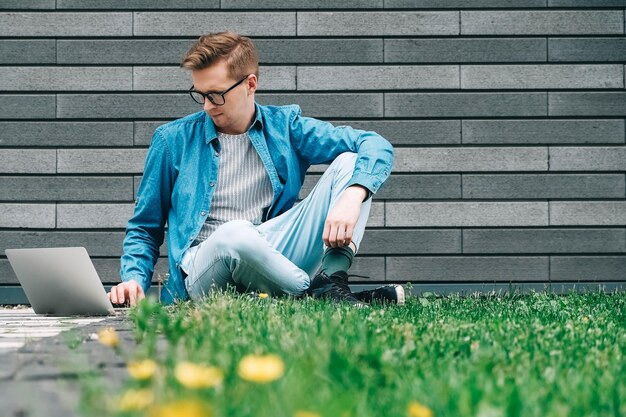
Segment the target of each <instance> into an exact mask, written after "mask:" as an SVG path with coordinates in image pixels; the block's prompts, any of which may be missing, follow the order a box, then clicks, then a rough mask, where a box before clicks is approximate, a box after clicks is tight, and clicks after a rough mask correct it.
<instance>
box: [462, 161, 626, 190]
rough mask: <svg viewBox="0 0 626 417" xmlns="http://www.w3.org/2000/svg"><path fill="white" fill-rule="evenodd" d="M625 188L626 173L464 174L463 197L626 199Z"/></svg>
mask: <svg viewBox="0 0 626 417" xmlns="http://www.w3.org/2000/svg"><path fill="white" fill-rule="evenodd" d="M551 161H552V160H551ZM625 187H626V182H625V180H624V174H606V175H603V174H514V175H507V174H495V175H473V174H464V175H463V198H489V199H500V198H515V199H545V198H549V199H556V198H577V199H586V198H624V197H626V196H625V194H624V190H625Z"/></svg>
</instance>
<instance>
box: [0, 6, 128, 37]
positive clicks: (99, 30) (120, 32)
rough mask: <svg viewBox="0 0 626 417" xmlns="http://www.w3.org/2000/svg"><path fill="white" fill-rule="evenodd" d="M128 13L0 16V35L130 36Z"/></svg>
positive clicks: (31, 13) (8, 14) (18, 13)
mask: <svg viewBox="0 0 626 417" xmlns="http://www.w3.org/2000/svg"><path fill="white" fill-rule="evenodd" d="M132 27H133V15H132V13H130V12H118V13H116V12H80V13H78V12H76V13H74V12H50V13H47V12H43V13H42V12H39V13H33V12H11V13H0V36H11V37H24V36H29V37H35V36H131V35H132Z"/></svg>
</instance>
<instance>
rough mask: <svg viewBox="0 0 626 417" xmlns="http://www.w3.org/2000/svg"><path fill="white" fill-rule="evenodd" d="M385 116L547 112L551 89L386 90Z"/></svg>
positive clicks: (540, 114)
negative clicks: (472, 91) (412, 91)
mask: <svg viewBox="0 0 626 417" xmlns="http://www.w3.org/2000/svg"><path fill="white" fill-rule="evenodd" d="M384 94H385V117H507V116H546V115H547V113H548V108H547V99H546V96H547V94H548V93H535V92H528V93H486V92H485V93H384Z"/></svg>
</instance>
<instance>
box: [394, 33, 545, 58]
mask: <svg viewBox="0 0 626 417" xmlns="http://www.w3.org/2000/svg"><path fill="white" fill-rule="evenodd" d="M546 50H547V41H546V40H545V39H544V38H495V37H494V38H451V39H385V62H406V63H431V62H450V63H452V62H455V63H456V62H459V63H463V62H537V61H539V62H545V61H546Z"/></svg>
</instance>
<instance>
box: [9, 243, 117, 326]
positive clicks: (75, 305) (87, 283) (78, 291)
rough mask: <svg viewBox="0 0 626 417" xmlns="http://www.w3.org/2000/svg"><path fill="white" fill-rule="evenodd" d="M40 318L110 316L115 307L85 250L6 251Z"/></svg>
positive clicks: (39, 249)
mask: <svg viewBox="0 0 626 417" xmlns="http://www.w3.org/2000/svg"><path fill="white" fill-rule="evenodd" d="M5 253H6V255H7V258H9V262H10V263H11V266H12V267H13V271H15V275H17V279H18V280H19V281H20V284H21V285H22V289H23V290H24V293H25V294H26V297H27V298H28V301H29V302H30V304H31V306H32V308H33V310H34V311H35V313H37V314H49V315H56V316H72V315H89V316H96V315H110V314H115V310H117V309H113V305H112V304H111V301H110V300H109V297H108V296H107V294H106V291H105V290H104V287H103V286H102V281H100V277H98V273H97V272H96V268H94V266H93V263H92V262H91V259H90V258H89V254H87V250H86V249H85V248H84V247H77V248H33V249H30V248H29V249H6V250H5Z"/></svg>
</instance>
